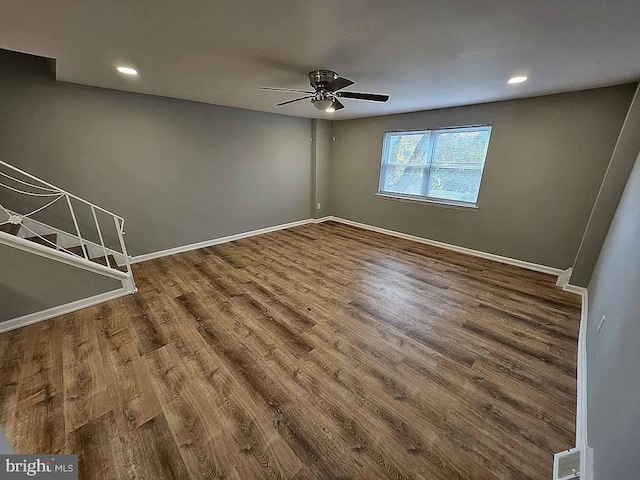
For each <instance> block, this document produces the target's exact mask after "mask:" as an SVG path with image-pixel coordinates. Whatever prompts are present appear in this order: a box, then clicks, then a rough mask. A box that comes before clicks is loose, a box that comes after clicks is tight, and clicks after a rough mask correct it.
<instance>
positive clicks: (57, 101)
mask: <svg viewBox="0 0 640 480" xmlns="http://www.w3.org/2000/svg"><path fill="white" fill-rule="evenodd" d="M0 108H1V109H2V113H1V114H0V158H1V159H2V160H4V161H5V162H8V163H11V164H13V165H15V166H17V167H19V168H22V169H24V170H26V171H28V172H30V173H33V174H35V175H37V176H39V177H41V178H43V179H45V180H47V181H49V182H51V183H54V184H55V185H57V186H59V187H61V188H64V189H66V190H68V191H71V192H72V193H75V194H77V195H79V196H81V197H83V198H85V199H87V200H89V201H92V202H94V203H96V204H98V205H100V206H102V207H104V208H107V209H109V210H111V211H114V212H116V213H118V214H120V215H121V216H123V217H124V218H125V220H126V223H127V228H126V230H127V236H126V240H127V246H128V248H129V253H130V254H133V255H136V254H143V253H149V252H154V251H158V250H162V249H166V248H171V247H176V246H180V245H185V244H189V243H193V242H198V241H203V240H209V239H212V238H216V237H221V236H225V235H231V234H234V233H240V232H244V231H249V230H253V229H258V228H263V227H268V226H272V225H277V224H281V223H287V222H292V221H295V220H300V219H304V218H309V205H310V198H311V191H310V187H311V185H310V184H311V181H310V178H311V149H310V146H309V145H310V141H309V137H310V134H309V132H310V122H309V120H306V119H301V118H294V117H287V116H283V115H273V114H267V113H258V112H251V111H248V110H239V109H234V108H227V107H219V106H213V105H206V104H200V103H195V102H188V101H182V100H175V99H168V98H161V97H154V96H149V95H140V94H134V93H126V92H118V91H113V90H106V89H100V88H92V87H85V86H80V85H73V84H67V83H61V82H56V81H54V80H53V78H52V76H51V72H50V71H49V68H48V66H47V64H46V62H45V61H44V60H42V59H39V58H36V57H29V56H26V55H22V54H16V53H11V52H7V51H2V50H0Z"/></svg>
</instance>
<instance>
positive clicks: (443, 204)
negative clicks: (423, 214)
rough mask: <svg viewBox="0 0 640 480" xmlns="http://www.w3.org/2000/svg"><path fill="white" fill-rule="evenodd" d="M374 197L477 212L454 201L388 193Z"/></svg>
mask: <svg viewBox="0 0 640 480" xmlns="http://www.w3.org/2000/svg"><path fill="white" fill-rule="evenodd" d="M375 195H376V197H380V198H384V199H385V200H395V201H397V202H406V203H419V204H426V205H433V206H438V207H444V208H454V209H456V210H466V211H468V212H477V211H478V205H473V204H469V203H456V202H454V201H447V200H435V199H430V198H415V197H409V196H404V195H394V194H390V193H376V194H375Z"/></svg>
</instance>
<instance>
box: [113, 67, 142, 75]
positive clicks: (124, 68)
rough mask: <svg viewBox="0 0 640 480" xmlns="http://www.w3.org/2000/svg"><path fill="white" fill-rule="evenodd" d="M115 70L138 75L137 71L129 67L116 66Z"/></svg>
mask: <svg viewBox="0 0 640 480" xmlns="http://www.w3.org/2000/svg"><path fill="white" fill-rule="evenodd" d="M116 70H118V71H119V72H120V73H124V74H125V75H138V71H137V70H136V69H135V68H131V67H117V68H116Z"/></svg>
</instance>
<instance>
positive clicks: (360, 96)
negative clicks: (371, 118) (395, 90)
mask: <svg viewBox="0 0 640 480" xmlns="http://www.w3.org/2000/svg"><path fill="white" fill-rule="evenodd" d="M336 96H338V97H341V98H354V99H356V100H371V101H374V102H386V101H387V100H389V95H378V94H375V93H357V92H337V93H336Z"/></svg>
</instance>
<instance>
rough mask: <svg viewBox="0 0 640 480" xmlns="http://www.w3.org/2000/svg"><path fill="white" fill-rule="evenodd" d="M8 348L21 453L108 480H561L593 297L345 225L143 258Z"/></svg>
mask: <svg viewBox="0 0 640 480" xmlns="http://www.w3.org/2000/svg"><path fill="white" fill-rule="evenodd" d="M134 274H135V275H136V279H137V284H138V287H139V292H138V293H137V294H136V295H134V296H129V297H123V298H121V299H118V300H114V301H112V302H108V303H105V304H102V305H98V306H95V307H91V308H89V309H86V310H84V311H81V312H76V313H73V314H69V315H66V316H63V317H60V318H58V319H55V320H52V321H48V322H45V323H42V324H38V325H33V326H30V327H26V328H23V329H21V330H18V331H15V332H9V333H6V334H3V335H0V359H1V360H2V367H3V368H2V369H1V370H0V387H2V390H1V391H0V424H1V425H2V427H3V428H4V429H5V432H6V433H7V436H8V437H9V440H10V441H11V443H12V445H13V446H14V447H15V448H16V450H17V451H20V452H23V453H30V452H34V453H35V452H39V453H44V451H47V452H51V453H57V452H66V453H78V454H80V470H81V472H80V477H81V478H87V479H88V478H91V479H130V478H135V479H156V478H158V479H163V478H176V479H184V478H192V479H202V478H225V479H238V480H244V479H249V478H250V479H257V478H266V479H294V478H295V479H318V480H326V479H334V478H335V479H362V480H371V479H381V480H382V479H388V478H397V479H405V478H406V479H416V480H417V479H429V480H450V479H463V480H464V479H466V480H483V479H486V480H497V479H500V480H502V479H517V480H543V479H547V478H550V476H551V460H552V454H553V453H554V452H556V451H560V450H563V449H566V448H569V447H571V446H572V444H573V440H574V439H573V437H574V433H575V431H574V424H575V399H576V378H575V376H576V352H577V334H578V324H579V318H580V302H579V298H578V297H576V296H575V295H571V294H569V293H567V292H564V291H562V290H561V289H560V288H558V287H556V286H555V284H554V278H552V277H550V276H548V275H544V274H541V273H538V272H531V271H526V270H522V269H519V268H517V267H514V266H509V265H501V264H497V263H495V262H491V261H489V260H486V259H482V258H477V257H470V256H468V255H464V254H461V253H456V252H451V251H447V250H443V249H440V248H437V247H432V246H430V245H424V244H419V243H415V242H411V241H408V240H404V239H399V238H393V237H389V236H385V235H382V234H378V233H373V232H369V231H365V230H362V229H359V228H357V227H353V226H349V225H344V224H339V223H335V222H326V223H322V224H314V225H304V226H301V227H296V228H293V229H289V230H284V231H279V232H273V233H269V234H264V235H260V236H255V237H251V238H246V239H242V240H238V241H236V242H231V243H226V244H220V245H216V246H213V247H207V248H203V249H200V250H195V251H190V252H186V253H183V254H180V255H174V256H170V257H165V258H160V259H156V260H152V261H149V262H145V263H142V264H137V265H134Z"/></svg>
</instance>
